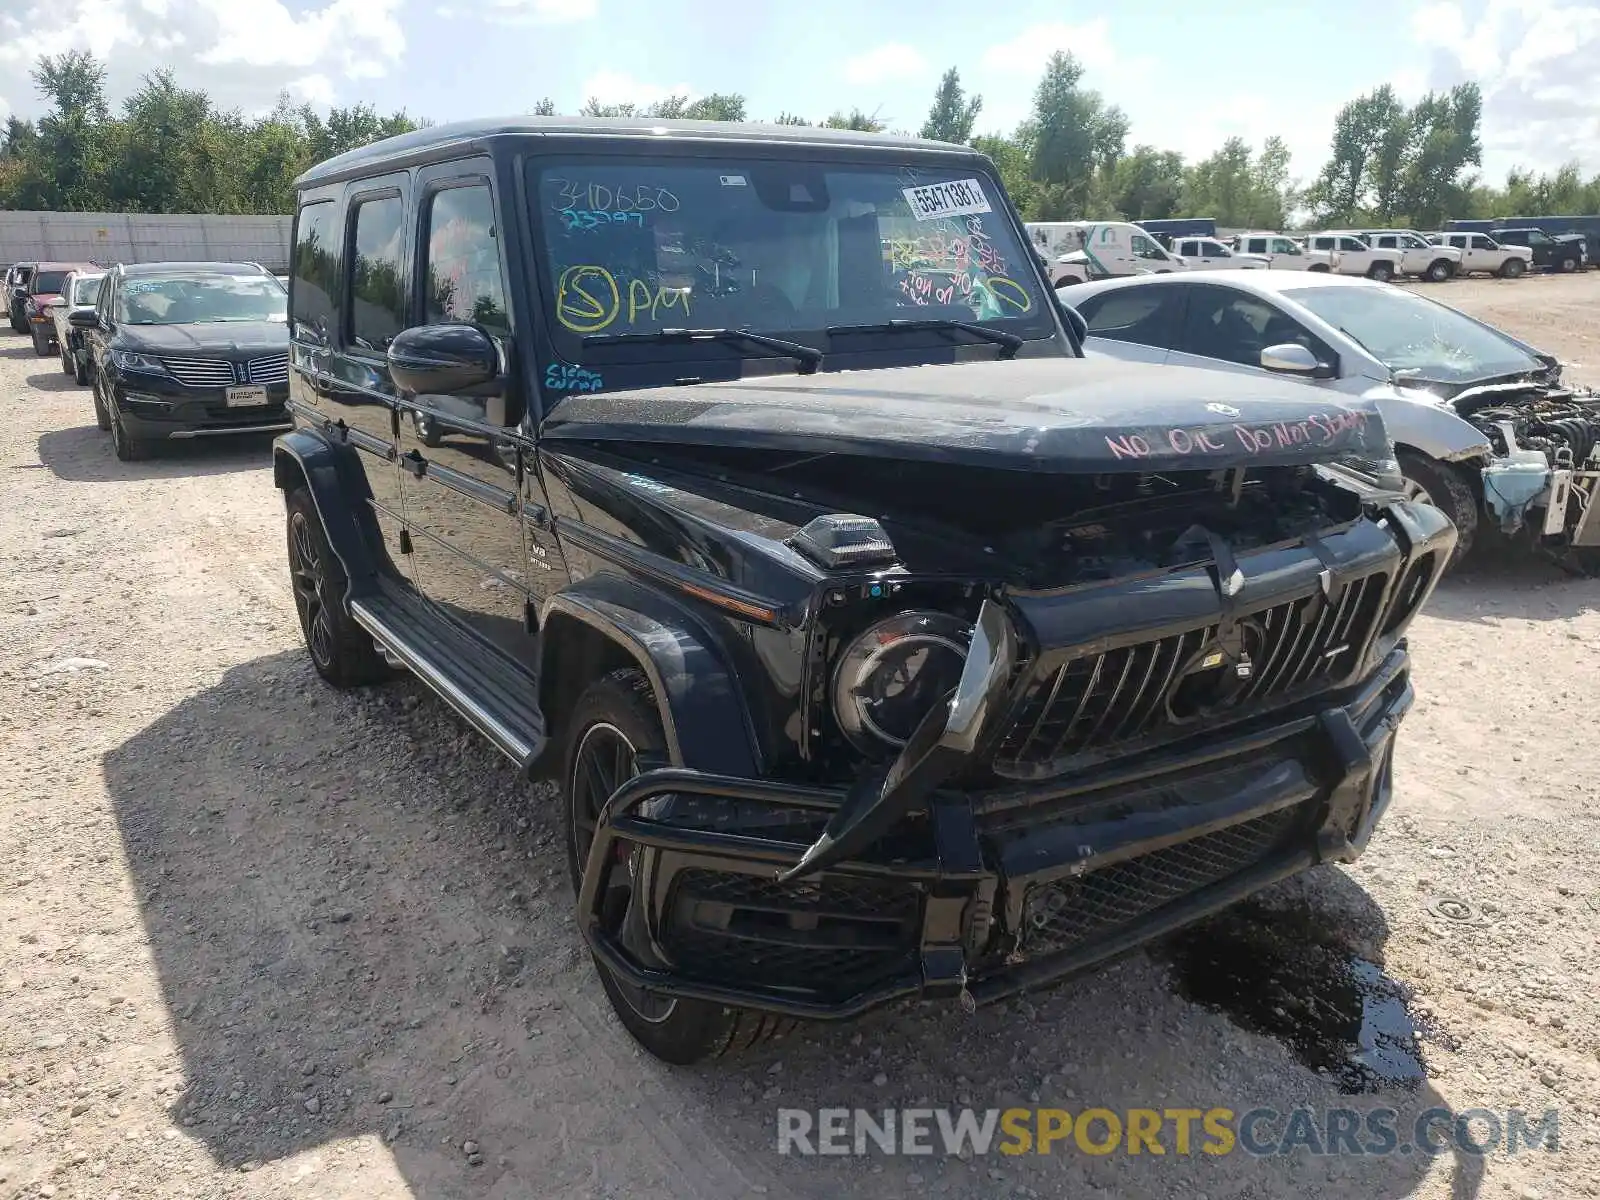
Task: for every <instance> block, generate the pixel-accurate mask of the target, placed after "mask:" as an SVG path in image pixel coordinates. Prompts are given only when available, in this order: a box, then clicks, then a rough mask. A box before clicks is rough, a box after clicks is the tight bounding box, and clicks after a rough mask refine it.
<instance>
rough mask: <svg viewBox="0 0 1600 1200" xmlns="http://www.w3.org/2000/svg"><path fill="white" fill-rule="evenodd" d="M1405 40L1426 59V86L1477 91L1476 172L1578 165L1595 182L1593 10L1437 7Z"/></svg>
mask: <svg viewBox="0 0 1600 1200" xmlns="http://www.w3.org/2000/svg"><path fill="white" fill-rule="evenodd" d="M1412 35H1413V36H1414V37H1415V38H1416V39H1417V41H1418V43H1419V44H1420V45H1421V47H1422V48H1423V49H1425V50H1428V51H1431V69H1430V71H1429V73H1428V79H1427V82H1428V85H1429V86H1430V87H1433V88H1439V89H1442V88H1447V87H1450V86H1452V85H1454V84H1457V83H1463V82H1466V81H1468V80H1472V81H1475V82H1477V83H1478V85H1479V86H1480V87H1481V88H1482V89H1483V150H1484V170H1485V173H1486V174H1487V175H1488V176H1489V177H1490V178H1491V179H1493V180H1495V181H1497V182H1498V180H1499V178H1500V176H1502V175H1503V174H1504V172H1505V171H1506V169H1507V168H1509V167H1512V166H1519V165H1520V166H1525V167H1530V168H1534V169H1537V170H1551V169H1553V168H1555V167H1557V166H1560V165H1561V164H1562V163H1563V162H1565V161H1567V160H1569V159H1574V158H1576V159H1578V160H1579V161H1580V162H1581V163H1582V164H1583V166H1584V168H1585V169H1586V171H1587V172H1588V173H1591V174H1593V173H1595V172H1600V91H1597V90H1596V89H1595V87H1594V71H1595V63H1596V62H1597V61H1600V8H1597V7H1596V6H1595V5H1594V4H1593V3H1592V2H1588V0H1576V2H1573V3H1562V2H1561V0H1484V2H1480V3H1476V4H1461V3H1451V2H1449V0H1441V2H1438V3H1432V4H1428V5H1426V6H1425V7H1423V8H1421V9H1418V10H1417V12H1416V14H1415V15H1414V17H1413V19H1412Z"/></svg>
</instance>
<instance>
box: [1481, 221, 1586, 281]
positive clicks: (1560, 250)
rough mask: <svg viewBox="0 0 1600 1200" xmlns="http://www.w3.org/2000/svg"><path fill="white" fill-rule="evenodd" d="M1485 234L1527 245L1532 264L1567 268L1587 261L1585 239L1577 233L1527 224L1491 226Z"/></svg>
mask: <svg viewBox="0 0 1600 1200" xmlns="http://www.w3.org/2000/svg"><path fill="white" fill-rule="evenodd" d="M1489 235H1490V236H1491V237H1493V238H1494V240H1495V241H1497V242H1499V243H1501V244H1502V245H1506V244H1510V245H1513V246H1527V247H1528V248H1529V249H1531V250H1532V251H1533V265H1534V266H1536V267H1545V268H1547V269H1548V270H1551V271H1563V272H1571V271H1578V270H1581V269H1582V268H1583V267H1584V266H1585V265H1586V264H1587V262H1588V258H1589V251H1588V243H1587V241H1586V239H1585V238H1584V236H1583V234H1581V233H1546V232H1545V231H1544V230H1542V229H1534V228H1533V227H1532V226H1528V225H1506V226H1503V227H1499V228H1495V229H1491V230H1490V231H1489Z"/></svg>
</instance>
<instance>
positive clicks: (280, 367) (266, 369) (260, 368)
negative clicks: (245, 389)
mask: <svg viewBox="0 0 1600 1200" xmlns="http://www.w3.org/2000/svg"><path fill="white" fill-rule="evenodd" d="M247 366H248V371H247V374H248V375H249V377H250V382H251V383H261V384H267V385H269V386H270V385H271V384H275V383H288V382H289V356H288V355H287V354H269V355H267V356H266V357H265V358H252V359H251V360H250V362H249V363H248V364H247Z"/></svg>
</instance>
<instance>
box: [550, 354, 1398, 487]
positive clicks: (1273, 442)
mask: <svg viewBox="0 0 1600 1200" xmlns="http://www.w3.org/2000/svg"><path fill="white" fill-rule="evenodd" d="M544 433H545V435H546V436H548V437H552V438H558V439H568V438H570V439H589V440H596V441H610V442H630V443H632V442H655V443H670V444H677V445H703V446H743V447H749V448H765V449H773V450H796V451H801V452H806V451H814V452H816V453H843V454H866V455H873V454H880V455H886V456H890V457H895V458H902V459H924V460H930V461H948V462H963V463H970V464H975V465H987V466H998V467H1009V468H1012V469H1016V470H1035V471H1073V472H1077V471H1088V472H1097V473H1098V472H1105V471H1153V470H1178V469H1189V470H1192V469H1195V468H1204V467H1232V466H1285V465H1296V464H1305V463H1318V462H1328V461H1331V460H1333V459H1336V458H1340V457H1342V456H1345V455H1348V454H1359V455H1362V456H1363V457H1367V458H1388V457H1389V454H1390V452H1389V449H1388V435H1387V432H1386V431H1385V429H1384V427H1383V422H1382V418H1380V417H1379V415H1378V411H1377V409H1376V407H1375V406H1374V405H1373V404H1372V403H1371V402H1370V401H1366V400H1360V399H1356V398H1354V397H1348V396H1332V395H1329V394H1327V393H1324V392H1321V391H1314V390H1313V389H1311V388H1309V387H1306V386H1305V385H1304V384H1301V383H1295V382H1290V381H1283V382H1279V381H1277V380H1274V379H1270V378H1268V379H1259V378H1253V377H1250V376H1246V375H1235V374H1228V373H1223V372H1218V371H1204V370H1198V369H1190V368H1186V367H1163V366H1149V365H1145V364H1140V363H1126V362H1119V361H1117V360H1115V359H1107V358H1088V359H1075V358H1053V357H1052V358H1030V359H1015V360H995V361H991V362H978V363H964V364H958V365H949V364H940V365H934V366H921V367H905V368H898V369H889V370H872V371H838V372H823V373H819V374H816V375H796V376H791V377H782V376H779V377H774V376H766V377H762V378H760V379H749V380H739V381H736V382H731V383H708V384H698V385H695V386H690V387H667V388H651V389H648V390H641V391H632V392H625V391H624V392H600V393H590V394H585V395H575V396H570V397H568V398H566V399H564V400H562V401H561V402H560V403H559V404H558V405H557V406H556V407H555V409H554V410H552V412H551V413H550V416H549V417H548V418H547V420H546V422H545V427H544Z"/></svg>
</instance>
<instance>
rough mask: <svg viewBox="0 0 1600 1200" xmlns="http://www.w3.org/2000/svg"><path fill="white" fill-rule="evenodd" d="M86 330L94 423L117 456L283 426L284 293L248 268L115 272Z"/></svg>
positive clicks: (176, 266) (75, 320) (83, 315)
mask: <svg viewBox="0 0 1600 1200" xmlns="http://www.w3.org/2000/svg"><path fill="white" fill-rule="evenodd" d="M67 320H68V321H69V322H70V323H71V325H72V326H73V327H74V328H76V329H81V330H82V331H83V343H84V354H85V357H86V358H87V359H88V362H89V383H90V386H91V387H92V388H93V389H94V415H95V421H96V423H97V424H98V425H99V426H100V428H101V429H108V430H110V431H111V441H112V445H113V447H114V448H115V450H116V454H117V457H118V458H120V459H122V460H124V461H128V460H131V459H136V458H142V457H144V456H145V455H146V454H147V453H149V451H150V448H151V447H152V445H154V444H155V443H158V442H163V441H167V440H172V439H185V438H197V437H214V436H219V435H228V434H243V433H280V432H282V431H283V430H285V429H288V428H289V427H290V422H289V419H288V414H287V412H286V411H285V409H284V402H285V401H286V400H287V399H288V395H289V327H288V323H287V322H288V293H287V292H285V291H284V288H283V285H282V284H280V283H279V282H278V281H277V280H276V279H274V278H273V276H272V274H271V272H269V271H267V270H266V269H265V268H263V267H260V266H257V265H256V264H255V263H141V264H139V265H137V266H124V265H120V264H119V265H118V266H115V267H113V268H111V269H110V270H109V271H108V272H107V273H106V277H105V280H104V281H103V282H102V283H101V285H100V294H99V296H98V297H97V298H96V302H95V307H94V308H93V309H88V310H84V311H81V312H74V313H72V314H71V315H70V316H69V317H68V318H67Z"/></svg>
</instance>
